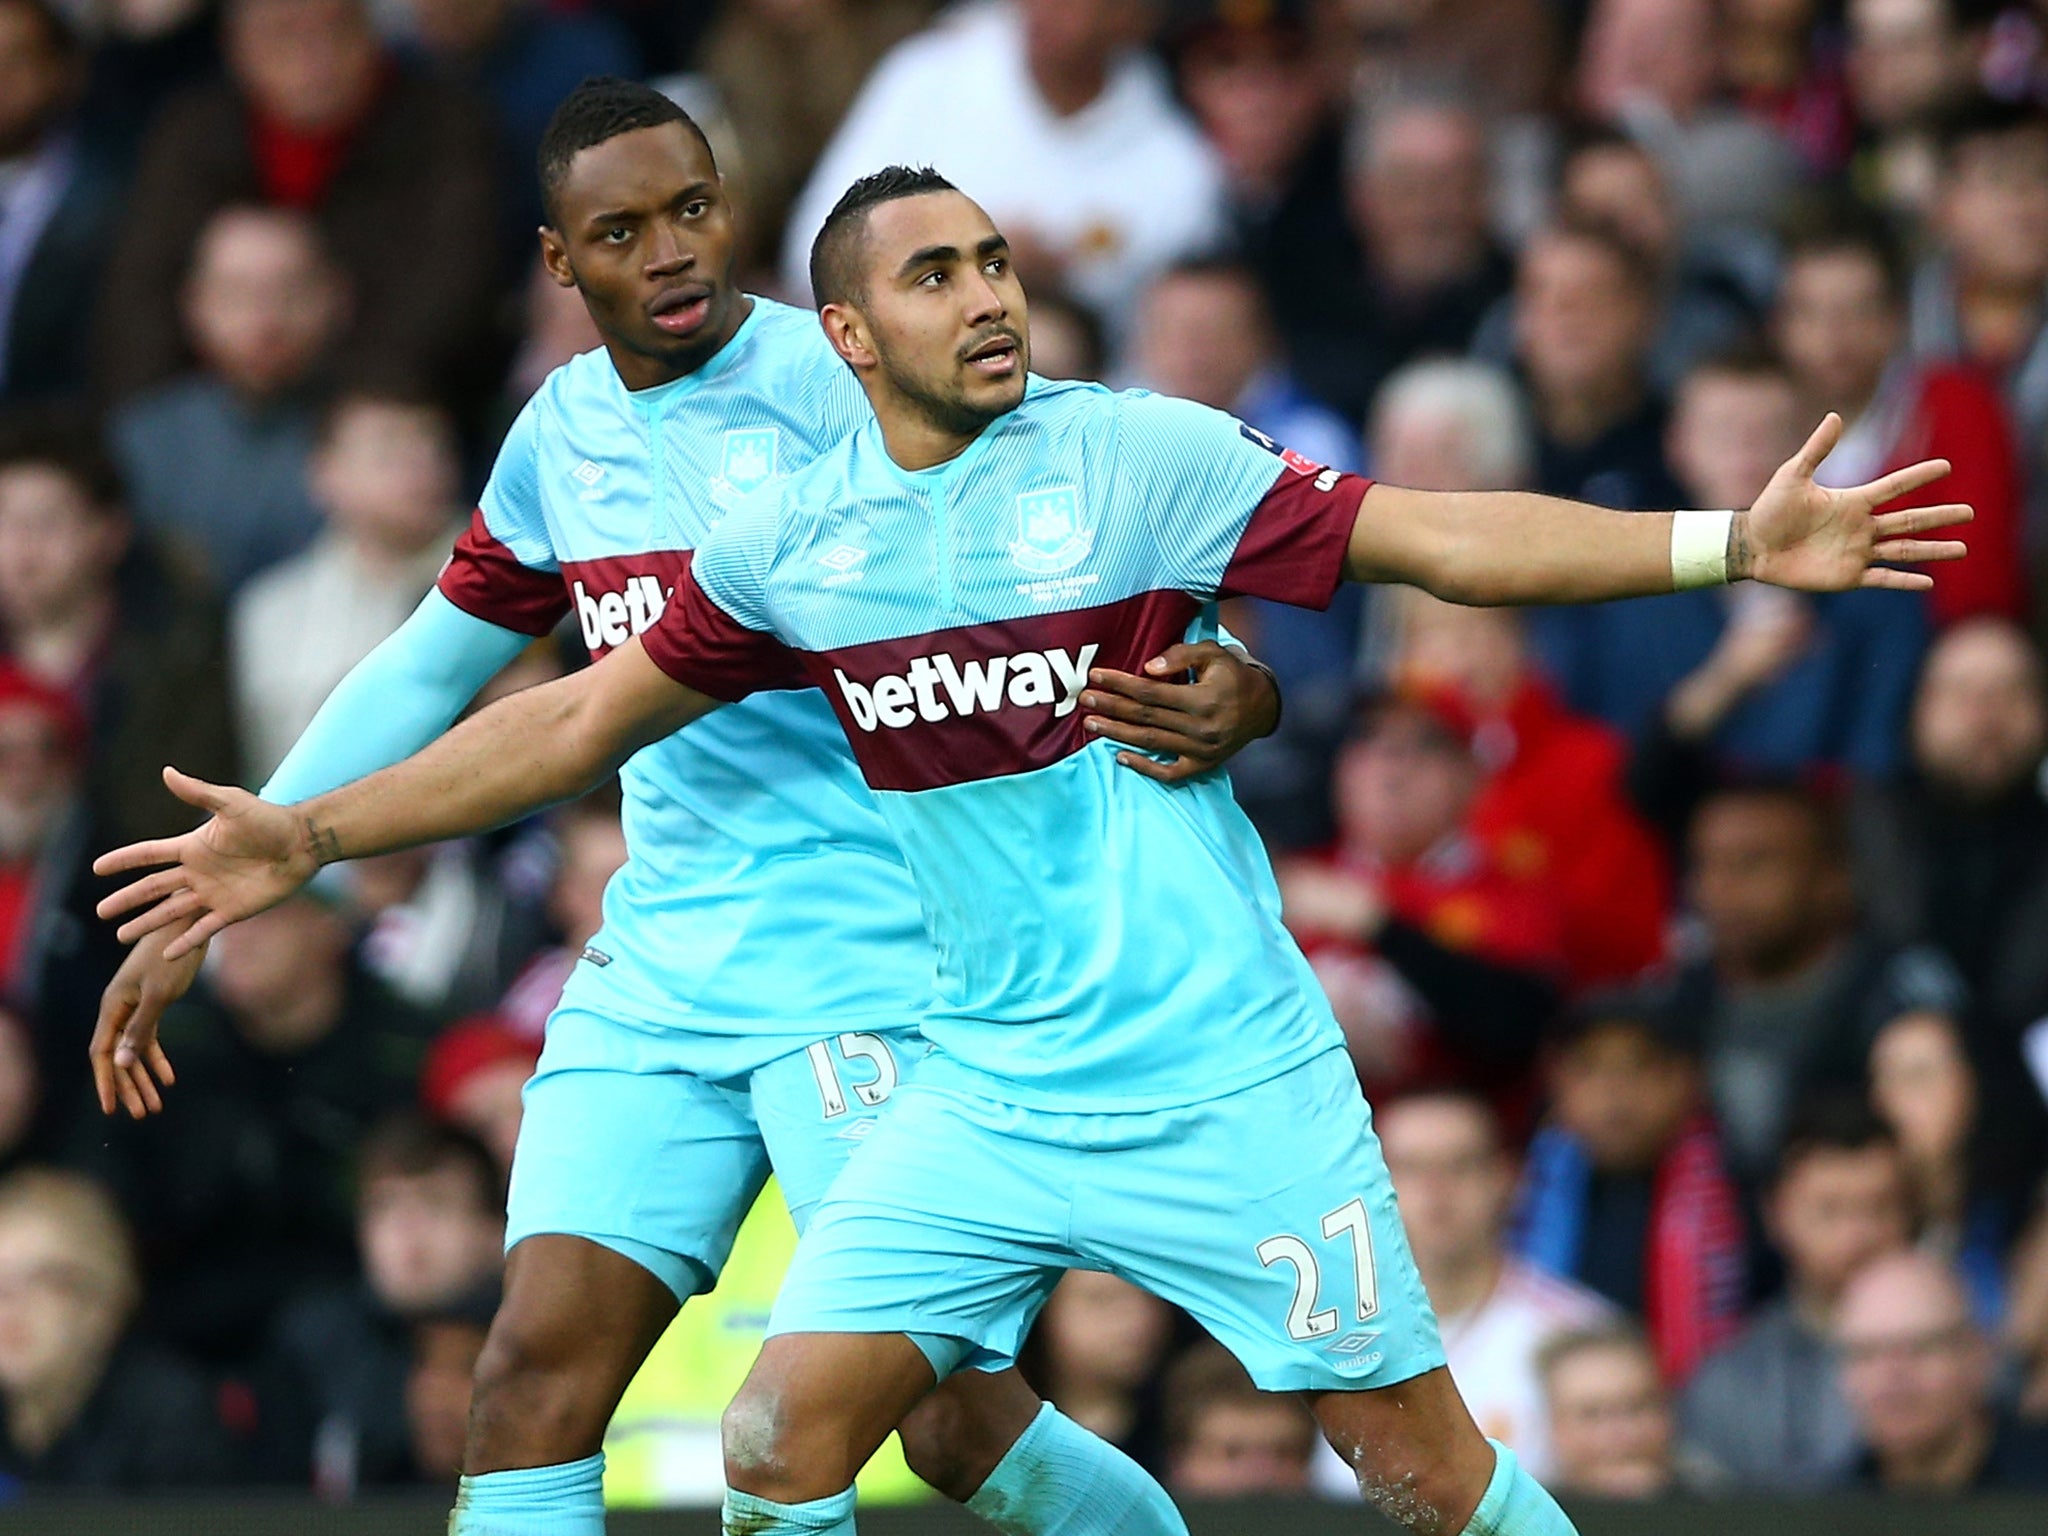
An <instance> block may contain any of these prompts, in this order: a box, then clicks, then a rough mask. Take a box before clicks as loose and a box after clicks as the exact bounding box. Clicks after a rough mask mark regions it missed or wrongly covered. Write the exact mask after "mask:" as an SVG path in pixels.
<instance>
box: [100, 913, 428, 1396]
mask: <svg viewBox="0 0 2048 1536" xmlns="http://www.w3.org/2000/svg"><path fill="white" fill-rule="evenodd" d="M352 938H353V935H352V933H351V931H350V928H349V925H348V922H347V920H346V919H345V918H344V917H343V915H342V914H341V913H340V912H338V911H336V910H335V909H334V908H333V907H331V906H330V905H329V904H328V901H327V899H326V897H325V895H324V894H321V895H300V896H298V897H295V898H293V899H292V900H291V901H288V902H286V903H284V904H283V905H282V906H278V907H275V908H273V909H271V910H270V911H268V912H266V913H264V914H263V915H262V916H261V917H257V918H252V919H250V920H249V921H248V922H246V923H241V924H238V925H236V927H235V928H234V929H232V930H231V931H229V932H226V933H223V934H221V935H220V937H219V938H218V939H216V940H215V941H214V944H213V952H212V955H211V957H210V960H211V970H210V971H209V972H208V978H209V982H210V985H209V986H208V987H207V988H206V989H203V990H201V991H197V992H195V993H194V994H193V995H192V996H191V997H189V998H188V999H186V1001H184V1002H183V1003H180V1004H178V1005H176V1006H175V1007H173V1008H172V1009H171V1010H170V1011H169V1012H168V1013H166V1014H165V1016H164V1021H163V1025H162V1032H161V1038H162V1041H163V1046H164V1049H165V1051H166V1052H167V1053H168V1054H169V1056H170V1058H171V1061H172V1062H173V1063H174V1064H175V1066H176V1068H177V1072H178V1090H177V1091H178V1094H179V1098H178V1104H177V1111H176V1113H175V1114H173V1115H164V1116H158V1117H156V1118H154V1119H151V1120H146V1121H142V1122H139V1123H118V1124H115V1125H114V1126H112V1127H111V1129H110V1131H109V1134H108V1135H107V1137H106V1140H105V1143H104V1146H103V1147H102V1148H100V1149H96V1151H95V1155H94V1158H93V1161H94V1162H95V1163H97V1164H99V1165H100V1166H103V1167H105V1169H106V1170H107V1172H108V1175H109V1178H110V1181H111V1182H112V1183H113V1186H114V1188H115V1189H116V1191H117V1192H118V1193H119V1194H120V1195H121V1197H122V1202H123V1204H124V1205H125V1206H126V1207H127V1209H128V1211H129V1213H130V1217H131V1219H132V1220H133V1221H134V1222H135V1223H136V1226H137V1228H138V1230H139V1231H140V1233H141V1235H142V1239H143V1242H144V1245H145V1248H146V1250H147V1251H148V1252H149V1253H150V1255H151V1259H152V1273H153V1274H154V1276H155V1278H156V1287H155V1294H154V1296H153V1297H152V1315H153V1317H154V1319H155V1321H156V1323H157V1325H158V1326H159V1328H160V1329H161V1330H162V1331H163V1332H164V1333H165V1334H166V1335H167V1336H169V1337H171V1338H173V1339H175V1340H177V1341H179V1342H180V1343H182V1344H184V1345H185V1346H186V1347H189V1348H191V1349H193V1350H195V1351H201V1352H204V1353H205V1354H206V1355H207V1356H208V1357H209V1358H211V1359H213V1360H216V1361H219V1362H221V1363H222V1364H226V1365H243V1364H246V1363H248V1360H249V1357H250V1356H251V1355H252V1354H253V1353H254V1352H255V1351H256V1350H258V1349H260V1348H261V1347H262V1344H263V1341H264V1340H265V1339H267V1338H268V1337H269V1333H270V1329H271V1327H272V1326H273V1324H274V1321H275V1316H276V1312H277V1308H278V1307H279V1306H280V1305H281V1304H282V1303H283V1301H284V1300H285V1299H286V1297H287V1296H288V1295H289V1294H290V1293H292V1292H294V1291H297V1290H299V1289H300V1288H301V1287H303V1286H305V1285H307V1284H310V1283H315V1282H319V1281H322V1280H338V1279H341V1278H343V1277H345V1276H347V1275H348V1274H349V1273H351V1271H352V1263H351V1257H352V1252H353V1245H354V1237H355V1230H356V1221H355V1212H354V1210H353V1208H352V1204H351V1200H350V1195H349V1171H350V1169H351V1167H352V1166H353V1160H354V1156H355V1150H356V1146H357V1144H358V1143H359V1142H360V1140H361V1138H362V1136H363V1134H364V1132H365V1131H366V1130H367V1129H368V1127H369V1126H371V1125H373V1124H375V1123H376V1122H377V1121H378V1120H380V1119H381V1118H383V1117H384V1116H385V1115H386V1114H388V1113H390V1112H391V1111H393V1110H397V1109H403V1108H405V1107H407V1106H408V1105H410V1104H411V1103H412V1101H413V1097H414V1095H415V1094H416V1093H417V1091H418V1089H417V1086H416V1085H417V1083H418V1081H419V1068H420V1063H421V1060H422V1058H423V1056H424V1054H425V1051H426V1047H427V1043H428V1041H429V1040H430V1038H431V1036H432V1030H431V1025H430V1023H429V1021H428V1020H427V1019H425V1018H423V1017H421V1016H420V1015H418V1014H416V1013H415V1012H413V1011H412V1010H411V1009H409V1008H407V1007H405V1006H404V1005H403V1004H401V1003H399V1002H398V1001H396V1000H395V999H394V998H392V997H391V996H390V995H389V994H388V993H386V992H385V991H384V990H383V989H382V988H381V987H379V986H378V985H377V984H376V983H375V982H373V981H372V980H370V979H369V978H368V977H367V976H365V975H364V974H363V973H362V970H361V968H360V967H359V966H358V965H357V964H356V963H355V961H354V959H353V956H352V954H351V942H352Z"/></svg>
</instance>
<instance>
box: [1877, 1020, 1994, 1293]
mask: <svg viewBox="0 0 2048 1536" xmlns="http://www.w3.org/2000/svg"><path fill="white" fill-rule="evenodd" d="M2022 1091H2025V1090H2024V1089H2023V1090H2022ZM1979 1097H1980V1095H1979V1092H1978V1087H1977V1069H1976V1068H1975V1066H1973V1065H1972V1064H1971V1061H1970V1055H1969V1051H1968V1048H1967V1047H1966V1045H1965V1043H1964V1038H1963V1028H1962V1025H1961V1024H1959V1023H1958V1022H1957V1021H1956V1020H1955V1019H1953V1018H1951V1017H1949V1016H1948V1015H1947V1014H1942V1013H1934V1012H1931V1011H1916V1012H1912V1013H1902V1014H1900V1015H1899V1016H1898V1017H1897V1018H1895V1019H1892V1020H1890V1021H1888V1022H1887V1023H1886V1024H1885V1025H1884V1027H1883V1028H1882V1029H1880V1030H1879V1031H1878V1032H1877V1037H1876V1038H1875V1039H1874V1040H1872V1041H1871V1042H1870V1101H1871V1103H1872V1104H1873V1105H1874V1106H1875V1107H1876V1110H1877V1112H1878V1114H1879V1115H1881V1116H1882V1117H1883V1118H1884V1122H1885V1124H1887V1125H1888V1126H1890V1127H1891V1130H1892V1134H1893V1135H1894V1136H1896V1137H1897V1138H1898V1143H1899V1150H1900V1152H1901V1153H1902V1154H1903V1155H1904V1157H1905V1162H1906V1174H1907V1181H1908V1182H1907V1189H1908V1192H1909V1195H1910V1197H1911V1198H1910V1205H1911V1210H1912V1213H1913V1224H1914V1229H1915V1230H1916V1231H1918V1232H1919V1234H1920V1245H1921V1246H1922V1247H1923V1248H1925V1249H1927V1250H1928V1252H1930V1253H1934V1254H1937V1255H1938V1256H1940V1257H1941V1258H1944V1259H1946V1260H1948V1261H1949V1262H1950V1263H1952V1264H1954V1265H1955V1266H1956V1272H1957V1274H1958V1275H1960V1276H1961V1277H1962V1280H1963V1283H1964V1284H1965V1285H1967V1286H1968V1287H1969V1290H1970V1303H1971V1306H1972V1307H1973V1309H1974V1310H1975V1312H1976V1315H1977V1320H1978V1321H1979V1322H1980V1323H1982V1324H1983V1326H1984V1327H1985V1328H1986V1329H1987V1330H1992V1329H1997V1328H1999V1327H2001V1326H2002V1325H2003V1324H2004V1322H2005V1317H2006V1276H2005V1265H2006V1257H2007V1255H2008V1253H2009V1252H2010V1251H2011V1249H2012V1246H2013V1241H2014V1239H2015V1237H2016V1236H2017V1235H2018V1229H2019V1225H2020V1218H2021V1215H2022V1214H2023V1213H2024V1211H2025V1208H2026V1206H2025V1200H2024V1198H2023V1196H2022V1194H2021V1193H2020V1191H2018V1190H2015V1189H2014V1188H2013V1187H2012V1181H2011V1180H2010V1179H2009V1178H2008V1177H2003V1175H2006V1174H2007V1171H2008V1169H2009V1166H2010V1164H2009V1162H2008V1161H2006V1160H2005V1159H2001V1158H1995V1157H1994V1156H1993V1155H1992V1153H1991V1149H1989V1148H1988V1147H1987V1146H1986V1145H1985V1139H1984V1135H1983V1132H1984V1122H1983V1119H1982V1117H1981V1115H1980V1114H1979V1111H1978V1099H1979ZM2022 1188H2024V1186H2022Z"/></svg>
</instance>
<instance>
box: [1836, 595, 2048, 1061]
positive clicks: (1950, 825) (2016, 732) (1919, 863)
mask: <svg viewBox="0 0 2048 1536" xmlns="http://www.w3.org/2000/svg"><path fill="white" fill-rule="evenodd" d="M1907 750H1908V755H1909V758H1910V761H1909V762H1908V763H1907V764H1906V765H1905V766H1904V768H1903V769H1902V770H1901V772H1900V773H1898V774H1897V775H1896V776H1895V777H1893V778H1892V779H1891V780H1890V781H1889V782H1886V783H1883V784H1877V785H1871V786H1866V787H1865V788H1863V789H1862V790H1861V791H1860V792H1859V795H1858V797H1857V799H1856V801H1855V802H1854V814H1853V815H1852V817H1851V821H1850V827H1851V830H1852V832H1853V833H1854V837H1855V847H1856V854H1857V882H1856V883H1857V889H1858V890H1859V891H1861V892H1863V893H1864V896H1865V900H1866V902H1867V903H1868V906H1869V909H1870V912H1871V916H1872V920H1873V921H1874V922H1875V923H1876V924H1877V925H1878V927H1879V928H1880V929H1881V930H1882V931H1883V932H1885V933H1886V934H1888V935H1889V936H1891V937H1893V938H1894V939H1897V940H1900V941H1920V942H1926V943H1931V944H1933V945H1934V946H1935V947H1937V948H1938V949H1940V950H1941V952H1942V953H1943V954H1945V955H1947V956H1949V958H1950V959H1951V960H1953V961H1954V962H1955V965H1956V967H1957V969H1958V970H1959V971H1960V972H1961V973H1962V976H1963V979H1964V981H1965V982H1966V983H1968V985H1969V988H1970V991H1971V993H1972V995H1973V996H1974V998H1975V999H1976V1003H1977V1009H1976V1012H1977V1014H1978V1015H1979V1016H1981V1017H1982V1018H1983V1019H1984V1020H1985V1021H1986V1023H1987V1024H1988V1025H1989V1026H1990V1033H1991V1034H1992V1036H1993V1037H2003V1038H2004V1039H2005V1040H2006V1041H2007V1042H2008V1043H2009V1042H2010V1041H2011V1040H2012V1039H2014V1038H2016V1037H2017V1036H2018V1034H2019V1031H2020V1030H2021V1029H2023V1028H2024V1027H2025V1026H2026V1025H2028V1024H2031V1023H2032V1022H2033V1021H2034V1020H2035V1019H2037V1018H2039V1017H2040V1016H2041V1014H2042V1013H2043V1012H2044V1011H2048V953H2044V951H2043V948H2042V946H2041V944H2040V943H2039V942H2038V936H2039V934H2040V933H2041V932H2042V925H2043V924H2044V923H2048V801H2044V798H2043V785H2042V762H2043V759H2044V757H2048V679H2044V676H2043V672H2042V666H2041V656H2040V652H2039V651H2038V650H2037V649H2036V647H2035V645H2034V642H2033V641H2032V640H2031V639H2029V638H2028V636H2027V634H2026V632H2025V631H2024V630H2022V629H2021V628H2020V627H2019V626H2018V625H2016V624H2013V623H2010V622H2008V621H2006V620H2003V619H1976V620H1971V621H1969V622H1967V623H1963V624H1958V625H1957V626H1956V627H1955V628H1953V629H1951V630H1949V631H1948V632H1947V633H1946V634H1944V635H1942V636H1941V638H1940V639H1939V640H1937V641H1936V642H1935V644H1934V647H1933V649H1932V650H1930V651H1929V652H1928V654H1927V662H1926V665H1925V667H1924V668H1923V669H1922V670H1921V673H1920V677H1919V681H1918V687H1917V688H1916V690H1915V692H1914V694H1913V700H1912V710H1911V715H1910V722H1909V735H1908V748H1907ZM1987 1044H1988V1042H1987Z"/></svg>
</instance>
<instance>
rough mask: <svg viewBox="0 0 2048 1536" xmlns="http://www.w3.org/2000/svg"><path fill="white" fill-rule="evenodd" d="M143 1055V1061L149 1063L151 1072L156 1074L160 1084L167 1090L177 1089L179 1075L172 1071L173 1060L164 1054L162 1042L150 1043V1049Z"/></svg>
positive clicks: (153, 1041)
mask: <svg viewBox="0 0 2048 1536" xmlns="http://www.w3.org/2000/svg"><path fill="white" fill-rule="evenodd" d="M142 1054H143V1059H144V1060H145V1061H147V1062H148V1063H149V1070H150V1071H152V1072H154V1073H155V1074H156V1080H157V1081H158V1082H160V1083H162V1084H163V1085H164V1086H165V1087H166V1088H175V1087H176V1086H177V1084H178V1074H177V1073H175V1072H173V1071H172V1070H171V1058H170V1057H168V1056H166V1055H165V1054H164V1048H163V1045H162V1044H161V1043H160V1042H158V1041H155V1040H152V1041H150V1042H149V1047H148V1049H147V1050H145V1051H144V1052H143V1053H142Z"/></svg>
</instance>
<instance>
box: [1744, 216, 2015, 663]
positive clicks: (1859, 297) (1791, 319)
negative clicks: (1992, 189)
mask: <svg viewBox="0 0 2048 1536" xmlns="http://www.w3.org/2000/svg"><path fill="white" fill-rule="evenodd" d="M1905 321H1906V293H1905V277H1904V273H1903V270H1902V269H1901V267H1900V266H1899V264H1898V261H1897V258H1896V257H1894V256H1893V254H1892V252H1891V250H1890V248H1889V246H1887V245H1886V244H1885V242H1884V240H1883V238H1882V237H1881V236H1880V235H1878V234H1877V233H1875V232H1874V231H1858V230H1856V229H1853V228H1842V229H1836V230H1821V231H1816V232H1814V233H1812V234H1809V235H1807V236H1805V237H1803V238H1801V239H1797V240H1795V241H1794V242H1793V243H1792V245H1791V246H1790V248H1789V249H1788V250H1787V252H1786V254H1785V270H1784V280H1783V283H1782V286H1781V287H1780V289H1779V293H1778V306H1777V313H1776V315H1775V317H1774V319H1773V331H1774V333H1775V334H1776V337H1777V341H1778V345H1779V347H1780V348H1781V349H1782V350H1783V352H1784V356H1785V361H1786V362H1787V364H1789V365H1790V367H1791V370H1792V377H1793V381H1794V383H1795V384H1797V386H1798V388H1799V391H1800V393H1801V395H1802V396H1803V397H1804V398H1803V401H1802V403H1803V404H1804V406H1805V407H1806V410H1805V413H1804V414H1805V415H1806V417H1807V419H1809V420H1817V419H1819V417H1820V416H1821V415H1822V414H1824V413H1825V412H1827V411H1836V412H1839V413H1840V414H1841V416H1842V419H1843V421H1844V422H1845V423H1846V426H1845V427H1844V429H1843V432H1842V438H1841V441H1840V442H1838V443H1837V444H1836V445H1835V448H1834V451H1833V452H1832V453H1830V454H1829V455H1828V457H1827V459H1826V460H1825V461H1824V462H1823V463H1822V464H1821V467H1820V469H1819V470H1818V471H1817V472H1816V474H1815V477H1814V478H1815V479H1817V480H1818V481H1820V483H1821V484H1823V485H1861V484H1863V483H1864V482H1865V481H1869V480H1875V479H1877V478H1878V477H1879V476H1881V475H1883V474H1885V473H1886V472H1888V471H1890V470H1894V469H1903V468H1905V467H1906V466H1907V465H1908V464H1914V463H1918V462H1919V461H1920V460H1922V459H1947V460H1948V461H1949V463H1950V464H1951V465H1952V466H1954V467H1953V468H1952V469H1951V471H1950V473H1949V476H1948V478H1947V479H1945V480H1944V481H1942V483H1941V495H1942V496H1943V497H1944V498H1945V499H1947V500H1951V501H1964V502H1968V503H1969V504H1970V506H1971V507H1972V508H1974V509H1975V511H1976V516H1975V518H1974V519H1972V521H1971V524H1970V553H1969V555H1968V557H1967V558H1966V559H1964V560H1962V561H1959V562H1958V563H1956V564H1954V565H1952V566H1950V567H1949V568H1948V569H1947V570H1945V571H1943V572H1942V579H1941V580H1940V581H1939V582H1937V583H1935V587H1934V591H1933V593H1932V594H1931V595H1930V596H1929V598H1928V601H1929V603H1930V604H1931V605H1932V608H1933V611H1934V617H1935V620H1936V622H1937V623H1942V624H1950V623H1954V622H1955V621H1956V620H1957V619H1960V618H1966V617H1968V616H1970V615H1972V614H1979V613H1987V614H2002V615H2004V616H2006V617H2008V618H2022V617H2024V616H2025V611H2026V606H2027V590H2026V575H2027V573H2026V565H2025V555H2024V551H2023V549H2022V541H2021V521H2022V518H2023V515H2024V509H2023V507H2022V505H2021V487H2020V483H2019V465H2018V458H2017V451H2016V449H2015V447H2014V445H2013V441H2012V432H2011V429H2010V428H2009V427H2008V426H2007V425H2006V421H2005V412H2004V410H2003V408H2002V406H2001V404H2000V402H1999V397H1998V393H1997V391H1996V390H1994V389H1993V388H1992V387H1991V385H1990V384H1988V383H1987V382H1985V379H1984V377H1983V376H1982V375H1981V374H1979V373H1978V372H1977V371H1976V370H1975V369H1973V368H1968V367H1963V366H1959V365H1957V364H1954V363H1945V364H1934V365H1927V364H1916V363H1915V362H1914V361H1913V360H1912V359H1911V358H1909V357H1907V356H1905V355H1904V354H1903V352H1902V351H1901V346H1902V344H1903V342H1904V339H1905Z"/></svg>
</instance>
